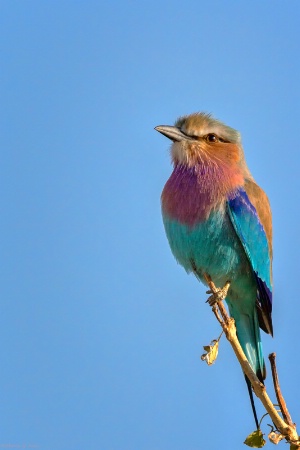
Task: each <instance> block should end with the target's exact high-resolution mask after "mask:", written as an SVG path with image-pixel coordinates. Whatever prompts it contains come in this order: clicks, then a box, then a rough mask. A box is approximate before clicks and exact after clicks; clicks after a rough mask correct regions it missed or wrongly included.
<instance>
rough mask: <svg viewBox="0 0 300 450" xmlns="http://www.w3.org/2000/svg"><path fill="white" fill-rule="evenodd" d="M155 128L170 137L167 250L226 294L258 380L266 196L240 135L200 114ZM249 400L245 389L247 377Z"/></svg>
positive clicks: (268, 295) (267, 280) (266, 259)
mask: <svg viewBox="0 0 300 450" xmlns="http://www.w3.org/2000/svg"><path fill="white" fill-rule="evenodd" d="M155 129H156V130H157V131H159V132H160V133H162V134H163V135H165V136H166V137H168V138H169V139H171V140H172V141H173V144H172V146H171V158H172V162H173V166H174V168H173V172H172V174H171V176H170V178H169V179H168V181H167V183H166V185H165V187H164V189H163V192H162V197H161V199H162V215H163V222H164V226H165V230H166V234H167V238H168V240H169V244H170V247H171V250H172V252H173V254H174V256H175V258H176V260H177V261H178V262H179V263H180V264H181V265H182V266H183V267H184V268H185V270H186V271H187V272H193V273H194V274H195V275H196V276H197V278H199V279H200V280H201V281H202V282H203V283H205V277H204V274H207V275H209V276H210V277H211V279H212V280H213V282H214V283H215V284H216V285H217V286H224V285H225V283H226V282H227V281H229V282H230V288H229V291H228V294H227V297H226V302H227V304H228V308H229V312H230V315H231V316H232V317H233V318H234V319H235V324H236V328H237V336H238V339H239V342H240V344H241V346H242V348H243V350H244V352H245V354H246V356H247V358H248V361H249V363H250V365H251V367H252V368H253V370H254V371H255V373H256V374H257V376H258V378H259V379H260V380H261V381H262V382H263V380H264V378H265V373H266V372H265V363H264V359H263V354H262V345H261V337H260V328H261V329H262V330H264V331H265V332H266V333H269V334H271V335H272V334H273V328H272V319H271V311H272V218H271V209H270V204H269V201H268V198H267V196H266V194H265V193H264V191H263V190H262V189H261V188H260V187H259V186H258V185H257V184H256V183H255V181H254V179H253V177H252V175H251V173H250V171H249V169H248V167H247V164H246V161H245V157H244V152H243V148H242V144H241V138H240V134H239V133H238V132H237V131H236V130H234V129H233V128H230V127H229V126H227V125H225V124H223V123H222V122H220V121H219V120H216V119H214V118H213V117H212V116H211V115H209V114H205V113H196V114H191V115H189V116H184V117H181V118H179V119H178V120H177V121H176V123H175V126H165V125H162V126H158V127H156V128H155ZM248 388H249V393H250V397H251V403H252V407H253V410H254V416H255V420H256V424H257V425H258V423H257V417H256V413H255V409H254V404H253V396H252V390H251V387H250V385H249V382H248Z"/></svg>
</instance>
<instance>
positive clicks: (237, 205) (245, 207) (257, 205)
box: [227, 181, 273, 335]
mask: <svg viewBox="0 0 300 450" xmlns="http://www.w3.org/2000/svg"><path fill="white" fill-rule="evenodd" d="M227 211H228V215H229V217H230V220H231V222H232V224H233V227H234V229H235V231H236V233H237V236H238V238H239V240H240V242H241V244H242V245H243V248H244V250H245V253H246V255H247V257H248V260H249V262H250V264H251V267H252V269H253V273H254V276H255V278H256V282H257V303H256V307H257V312H258V319H259V325H260V327H261V328H262V329H263V330H264V331H265V332H267V333H270V334H271V335H272V334H273V327H272V319H271V313H272V274H271V272H272V246H271V239H272V228H271V226H272V225H271V210H270V206H269V202H268V198H267V196H266V194H265V193H264V192H263V190H262V189H260V188H259V186H257V185H256V184H255V183H254V182H253V181H247V182H246V184H245V186H244V187H243V188H240V189H239V190H238V191H236V192H235V195H234V196H233V197H232V198H230V199H229V200H228V201H227Z"/></svg>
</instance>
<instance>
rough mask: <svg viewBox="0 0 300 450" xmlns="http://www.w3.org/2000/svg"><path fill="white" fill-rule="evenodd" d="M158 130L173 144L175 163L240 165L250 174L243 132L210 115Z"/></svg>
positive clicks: (173, 159) (200, 115)
mask: <svg viewBox="0 0 300 450" xmlns="http://www.w3.org/2000/svg"><path fill="white" fill-rule="evenodd" d="M155 130H157V131H159V132H160V133H162V134H163V135H164V136H166V137H168V138H169V139H171V140H172V141H173V144H172V147H171V157H172V161H173V163H174V164H175V165H176V164H183V165H187V166H190V167H192V166H194V165H197V164H199V163H200V164H214V165H219V164H220V165H226V166H228V165H229V166H232V165H238V166H240V168H241V169H242V171H247V170H248V169H247V167H246V164H245V161H244V153H243V148H242V145H241V137H240V133H239V132H238V131H236V130H234V129H233V128H230V127H228V126H227V125H225V124H223V123H222V122H220V121H219V120H216V119H214V118H213V117H212V116H211V115H210V114H206V113H195V114H191V115H188V116H183V117H180V118H179V119H178V120H177V121H176V122H175V125H174V126H169V125H159V126H157V127H155Z"/></svg>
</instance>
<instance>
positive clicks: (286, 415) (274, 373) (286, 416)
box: [269, 353, 295, 427]
mask: <svg viewBox="0 0 300 450" xmlns="http://www.w3.org/2000/svg"><path fill="white" fill-rule="evenodd" d="M275 359H276V353H271V354H270V355H269V360H270V364H271V369H272V377H273V384H274V389H275V393H276V397H277V401H278V404H279V408H280V410H281V412H282V416H283V418H284V420H285V422H286V423H288V424H289V425H291V426H292V427H294V426H295V425H294V423H293V421H292V418H291V416H290V413H289V411H288V409H287V406H286V403H285V400H284V398H283V395H282V393H281V389H280V385H279V380H278V373H277V368H276V362H275Z"/></svg>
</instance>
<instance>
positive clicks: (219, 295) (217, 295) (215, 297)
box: [206, 281, 230, 306]
mask: <svg viewBox="0 0 300 450" xmlns="http://www.w3.org/2000/svg"><path fill="white" fill-rule="evenodd" d="M229 287H230V283H229V282H228V281H227V283H226V284H225V286H224V287H222V288H216V287H215V288H214V289H213V290H212V289H210V290H209V291H206V293H207V294H212V295H210V296H209V297H208V299H207V300H206V303H208V304H209V306H214V305H215V304H216V303H218V302H221V301H223V300H225V298H226V296H227V292H228V289H229Z"/></svg>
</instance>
